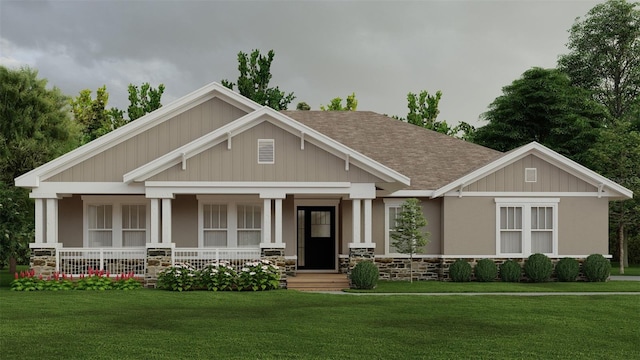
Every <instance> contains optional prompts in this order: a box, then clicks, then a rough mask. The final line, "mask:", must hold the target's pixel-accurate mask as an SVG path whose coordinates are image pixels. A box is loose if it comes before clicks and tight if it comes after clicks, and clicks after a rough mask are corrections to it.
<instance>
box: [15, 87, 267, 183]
mask: <svg viewBox="0 0 640 360" xmlns="http://www.w3.org/2000/svg"><path fill="white" fill-rule="evenodd" d="M216 97H217V98H220V99H222V100H224V101H226V102H228V103H230V104H233V105H234V106H236V107H238V108H240V109H242V110H244V111H246V112H248V113H249V112H252V111H254V110H257V109H260V108H261V107H262V105H260V104H258V103H256V102H254V101H252V100H249V99H247V98H245V97H244V96H242V95H240V94H238V93H236V92H234V91H232V90H230V89H228V88H226V87H224V86H222V85H220V84H218V83H215V82H214V83H211V84H209V85H206V86H204V87H202V88H200V89H198V90H196V91H194V92H192V93H191V94H188V95H186V96H184V97H182V98H180V99H178V100H176V101H173V102H171V103H170V104H167V105H165V106H163V107H161V108H160V109H158V110H156V111H153V112H151V113H148V114H146V115H145V116H143V117H141V118H139V119H137V120H135V121H132V122H130V123H129V124H127V125H125V126H122V127H120V128H118V129H116V130H114V131H112V132H110V133H108V134H106V135H104V136H101V137H100V138H98V139H96V140H94V141H92V142H90V143H88V144H85V145H83V146H81V147H79V148H77V149H75V150H73V151H70V152H68V153H67V154H65V155H62V156H60V157H58V158H56V159H54V160H52V161H50V162H48V163H46V164H44V165H42V166H39V167H37V168H35V169H33V170H31V171H29V172H27V173H25V174H23V175H21V176H19V177H17V178H16V179H15V184H16V186H21V187H38V186H39V184H40V181H41V180H45V179H47V178H48V177H50V176H53V175H55V174H57V173H59V172H61V171H63V170H66V169H68V168H70V167H71V166H73V165H76V164H78V163H80V162H82V161H84V160H86V159H88V158H90V157H92V156H94V155H96V154H98V153H100V152H102V151H105V150H106V149H108V148H110V147H113V146H115V145H117V144H120V143H122V142H124V141H126V140H128V139H130V138H132V137H134V136H136V135H138V134H140V133H142V132H144V131H146V130H148V129H150V128H152V127H154V126H157V125H158V124H160V123H162V122H164V121H166V120H169V119H171V118H172V117H174V116H176V115H178V114H180V113H183V112H185V111H187V110H189V109H191V108H193V107H195V106H198V105H200V104H202V103H204V102H206V101H208V100H210V99H212V98H216Z"/></svg>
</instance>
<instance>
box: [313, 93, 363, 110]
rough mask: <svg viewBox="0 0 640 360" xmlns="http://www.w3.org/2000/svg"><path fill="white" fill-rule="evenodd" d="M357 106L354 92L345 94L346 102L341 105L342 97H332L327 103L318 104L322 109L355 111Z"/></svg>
mask: <svg viewBox="0 0 640 360" xmlns="http://www.w3.org/2000/svg"><path fill="white" fill-rule="evenodd" d="M357 108H358V100H357V99H356V93H351V95H347V103H346V104H345V105H344V106H342V98H339V97H337V98H334V99H332V100H331V101H330V102H329V105H327V106H324V105H320V110H322V111H356V109H357Z"/></svg>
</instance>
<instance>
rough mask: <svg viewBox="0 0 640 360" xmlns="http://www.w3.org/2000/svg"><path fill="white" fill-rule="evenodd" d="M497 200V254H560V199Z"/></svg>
mask: <svg viewBox="0 0 640 360" xmlns="http://www.w3.org/2000/svg"><path fill="white" fill-rule="evenodd" d="M495 201H496V219H497V220H496V254H497V255H505V256H529V255H531V254H534V253H543V254H547V255H557V253H558V202H559V201H560V199H557V198H554V199H539V198H530V199H529V198H524V199H495Z"/></svg>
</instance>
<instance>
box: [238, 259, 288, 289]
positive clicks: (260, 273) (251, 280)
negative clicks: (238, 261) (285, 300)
mask: <svg viewBox="0 0 640 360" xmlns="http://www.w3.org/2000/svg"><path fill="white" fill-rule="evenodd" d="M236 281H237V282H236V288H237V289H238V290H253V291H263V290H273V289H277V288H278V286H279V285H280V270H279V269H278V267H277V266H276V265H273V264H272V263H271V261H269V260H256V261H249V262H247V263H245V264H244V267H243V268H242V270H241V271H240V272H239V273H238V276H237V280H236Z"/></svg>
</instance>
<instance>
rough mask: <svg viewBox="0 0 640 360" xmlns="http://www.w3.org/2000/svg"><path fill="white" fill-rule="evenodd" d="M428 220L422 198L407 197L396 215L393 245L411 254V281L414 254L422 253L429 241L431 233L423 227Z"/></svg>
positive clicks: (400, 250)
mask: <svg viewBox="0 0 640 360" xmlns="http://www.w3.org/2000/svg"><path fill="white" fill-rule="evenodd" d="M425 226H427V220H426V219H425V218H424V215H422V207H421V206H420V200H418V199H415V198H411V199H407V200H406V201H405V202H404V203H403V204H402V207H401V210H400V213H399V214H398V215H397V217H396V224H395V227H394V228H393V230H392V233H391V239H392V242H391V245H392V246H393V247H395V248H396V250H397V251H398V252H399V253H401V254H409V259H410V260H409V261H410V262H411V270H410V271H411V275H410V276H409V277H410V281H411V282H413V254H416V253H421V252H422V251H423V247H424V246H425V245H427V243H428V242H429V233H428V232H426V231H424V230H423V228H424V227H425Z"/></svg>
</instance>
